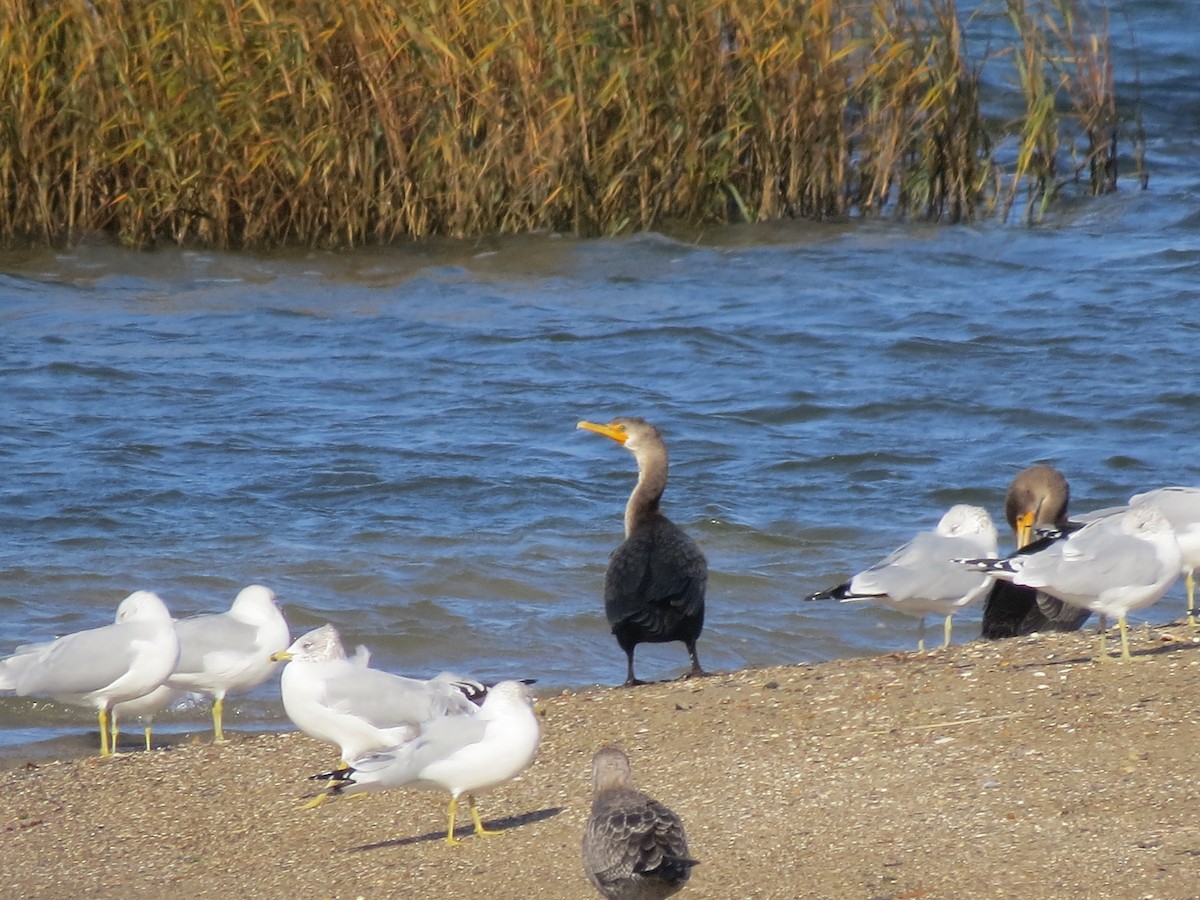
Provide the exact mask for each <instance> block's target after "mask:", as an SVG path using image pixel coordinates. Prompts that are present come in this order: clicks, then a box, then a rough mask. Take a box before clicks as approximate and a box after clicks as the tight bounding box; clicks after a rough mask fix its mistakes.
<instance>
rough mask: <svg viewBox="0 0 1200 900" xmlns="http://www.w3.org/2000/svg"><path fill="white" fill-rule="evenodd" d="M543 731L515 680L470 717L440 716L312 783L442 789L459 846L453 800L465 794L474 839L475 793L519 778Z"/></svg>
mask: <svg viewBox="0 0 1200 900" xmlns="http://www.w3.org/2000/svg"><path fill="white" fill-rule="evenodd" d="M539 738H540V729H539V727H538V720H537V716H536V715H535V714H534V712H533V703H532V700H531V698H530V695H529V690H528V689H527V688H526V687H525V685H524V684H522V683H521V682H519V681H501V682H500V683H499V684H497V685H496V686H494V687H492V688H491V689H490V690H489V691H488V694H487V697H486V698H485V699H484V701H483V703H482V704H481V705H480V707H479V712H478V713H476V714H475V715H473V716H455V715H449V716H439V717H437V718H435V719H432V720H430V721H428V722H424V723H422V725H421V729H420V734H419V735H418V736H417V737H415V738H413V739H412V740H411V741H408V742H407V743H405V744H401V745H400V746H398V747H394V748H392V749H391V750H388V751H385V752H383V753H374V754H371V755H369V756H365V757H362V758H361V759H354V760H352V761H351V763H350V767H349V768H348V769H337V770H335V771H333V772H323V773H321V774H320V775H314V776H313V777H314V778H317V779H321V780H325V781H332V782H333V788H332V790H333V792H334V793H346V794H355V793H359V792H362V791H379V790H386V789H388V788H398V787H413V788H425V789H437V788H442V789H443V790H447V791H449V792H450V826H449V828H448V829H447V831H446V843H448V844H457V843H459V841H458V838H456V837H455V836H454V816H455V811H456V810H457V808H458V798H459V796H460V795H461V794H466V795H467V803H468V805H469V806H470V808H471V820H472V821H473V822H474V823H475V833H476V834H494V833H495V832H492V831H489V830H488V829H486V828H484V826H483V822H482V820H481V819H480V818H479V811H478V810H477V809H476V808H475V797H474V795H475V794H477V793H479V792H480V791H483V790H486V789H488V788H492V787H496V786H497V785H500V784H503V783H504V782H506V781H509V780H510V779H513V778H515V777H517V775H519V774H521V772H523V771H525V769H526V767H528V765H529V764H530V763H531V762H533V757H534V754H535V753H536V752H537V747H538V740H539Z"/></svg>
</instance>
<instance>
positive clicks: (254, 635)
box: [167, 584, 292, 743]
mask: <svg viewBox="0 0 1200 900" xmlns="http://www.w3.org/2000/svg"><path fill="white" fill-rule="evenodd" d="M175 630H176V631H177V632H178V633H179V665H177V666H176V667H175V672H174V674H172V675H171V677H170V678H169V679H167V684H169V685H170V686H171V687H173V688H177V689H178V690H181V691H190V692H192V693H196V694H206V695H208V696H209V697H212V698H213V705H212V721H213V740H214V741H216V742H217V743H221V742H223V741H224V740H225V734H224V732H223V731H222V730H221V720H222V715H223V711H224V708H225V696H226V695H227V694H237V693H241V692H242V691H248V690H250V689H251V688H253V687H256V686H257V685H259V684H262V682H264V681H266V680H267V678H268V677H270V675H271V673H272V672H274V671H275V668H276V665H277V663H274V662H272V661H271V654H272V653H277V652H278V651H280V650H286V649H287V646H288V644H290V643H291V641H292V638H291V635H289V634H288V626H287V622H286V621H284V618H283V613H281V612H280V611H279V607H278V606H276V605H275V592H274V591H272V590H271V589H270V588H266V587H263V586H262V585H261V584H252V585H250V586H249V587H245V588H242V590H241V591H239V592H238V595H237V596H236V597H235V598H234V600H233V605H232V606H230V607H229V611H228V612H223V613H215V614H211V615H203V616H193V617H191V618H188V619H180V620H179V621H178V622H176V623H175Z"/></svg>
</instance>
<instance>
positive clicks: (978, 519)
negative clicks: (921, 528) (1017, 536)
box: [936, 503, 999, 542]
mask: <svg viewBox="0 0 1200 900" xmlns="http://www.w3.org/2000/svg"><path fill="white" fill-rule="evenodd" d="M936 531H937V533H938V534H940V535H942V536H943V537H963V536H965V535H980V536H982V537H984V538H985V539H987V540H989V541H991V542H995V541H997V540H998V539H999V537H998V535H997V534H996V526H995V525H994V524H993V523H992V517H991V516H989V515H988V511H987V510H986V509H984V508H983V507H982V506H968V505H967V504H965V503H959V504H958V505H956V506H952V507H950V509H948V510H947V511H946V514H945V515H944V516H942V519H941V521H940V522H938V524H937V529H936Z"/></svg>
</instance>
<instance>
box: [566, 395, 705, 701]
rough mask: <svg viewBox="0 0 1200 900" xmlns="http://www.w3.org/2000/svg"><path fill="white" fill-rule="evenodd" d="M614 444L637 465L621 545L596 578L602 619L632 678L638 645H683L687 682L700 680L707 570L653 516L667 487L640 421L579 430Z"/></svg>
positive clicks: (662, 456)
mask: <svg viewBox="0 0 1200 900" xmlns="http://www.w3.org/2000/svg"><path fill="white" fill-rule="evenodd" d="M579 427H580V428H583V429H585V430H587V431H594V432H596V433H597V434H602V435H604V436H605V437H608V438H611V439H612V440H614V441H617V442H618V443H620V444H622V445H623V446H624V447H625V449H627V450H629V451H630V452H631V453H632V454H633V455H634V458H635V459H636V460H637V464H638V482H637V486H636V487H635V488H634V489H633V493H632V494H630V496H629V502H628V504H627V505H626V507H625V542H624V543H622V544H621V546H619V547H617V549H616V550H614V551H613V553H612V555H611V556H610V557H609V561H608V572H607V574H606V575H605V578H604V612H605V615H606V616H607V617H608V623H609V625H610V626H611V627H612V632H613V634H614V635H615V636H616V638H617V643H618V644H619V645H620V646H621V649H622V650H624V651H625V655H626V657H627V658H628V661H629V667H628V674H627V677H626V680H625V683H626V684H641V683H642V682H640V681H638V679H637V678H635V677H634V674H633V650H634V648H635V647H636V646H637V645H638V644H644V643H664V642H667V641H683V643H684V644H685V645H686V647H687V651H688V656H689V657H690V658H691V661H692V668H691V671H690V672H689V673H688V674H689V675H703V674H705V672H704V670H703V669H702V668H701V667H700V661H699V659H698V657H697V656H696V640H697V639H698V638H699V637H700V631H701V629H702V628H703V627H704V590H705V587H706V586H707V584H708V563H707V561H706V560H705V559H704V554H703V553H702V552H700V548H699V547H698V546H696V542H695V541H693V540H692V539H691V538H690V537H688V536H687V535H686V534H684V532H683V531H682V530H681V529H680V528H679V527H678V526H676V525H675V524H674V523H673V522H672V521H671V520H670V519H668V518H667V517H666V516H664V515H663V514H662V512H661V511H660V510H659V508H658V504H659V499H660V498H661V497H662V494H663V491H664V490H665V489H666V486H667V466H668V461H667V448H666V445H665V444H664V443H663V439H662V435H660V434H659V431H658V429H657V428H655V427H654V426H653V425H651V424H650V423H649V422H647V421H646V420H645V419H641V418H636V417H628V418H620V419H615V420H613V421H612V422H611V423H609V424H608V425H596V424H593V423H591V422H580V423H579Z"/></svg>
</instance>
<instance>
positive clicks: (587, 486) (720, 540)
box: [0, 0, 1200, 755]
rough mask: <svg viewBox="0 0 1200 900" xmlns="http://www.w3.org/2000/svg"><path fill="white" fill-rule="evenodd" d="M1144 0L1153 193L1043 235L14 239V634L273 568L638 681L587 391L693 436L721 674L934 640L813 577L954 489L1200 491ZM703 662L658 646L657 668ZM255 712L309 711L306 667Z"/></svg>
mask: <svg viewBox="0 0 1200 900" xmlns="http://www.w3.org/2000/svg"><path fill="white" fill-rule="evenodd" d="M1128 10H1129V14H1130V17H1131V19H1132V20H1133V21H1134V22H1135V23H1136V24H1137V27H1138V29H1139V31H1138V34H1137V40H1138V49H1139V53H1140V56H1139V59H1140V63H1141V70H1140V73H1139V74H1140V79H1141V92H1142V98H1143V101H1144V105H1143V115H1144V116H1145V122H1146V128H1147V132H1148V135H1149V141H1148V145H1147V160H1148V165H1149V167H1150V170H1151V183H1150V189H1149V190H1148V191H1146V192H1142V191H1139V190H1137V189H1136V185H1135V182H1134V181H1133V180H1125V181H1123V182H1122V185H1123V186H1122V188H1121V190H1120V191H1119V192H1118V193H1116V194H1114V195H1112V196H1109V197H1104V198H1100V199H1096V200H1078V201H1070V202H1066V203H1064V204H1062V205H1060V206H1059V207H1057V208H1056V210H1055V211H1054V212H1053V213H1052V215H1051V216H1050V218H1049V219H1048V220H1047V221H1046V222H1045V223H1043V224H1040V225H1036V226H1033V227H1026V226H1023V225H1020V224H1017V223H1013V222H1010V223H1008V224H1001V223H996V222H986V223H981V224H977V225H972V226H955V227H940V226H938V227H935V226H928V225H915V224H896V223H835V224H822V225H814V224H807V223H778V224H772V225H761V226H745V227H737V228H728V229H722V230H718V231H709V232H705V233H703V234H695V235H684V236H678V235H677V236H673V237H667V236H663V235H657V234H648V235H640V236H636V237H631V238H626V239H620V240H597V241H578V240H574V239H571V238H566V237H557V236H551V235H531V236H524V237H515V238H506V239H486V240H480V241H474V242H449V241H438V242H427V243H421V244H416V245H405V246H398V247H394V248H389V249H380V250H367V251H358V252H353V253H337V254H334V253H317V252H313V253H300V252H294V253H288V254H276V255H269V256H256V255H248V254H229V253H204V252H194V251H182V250H159V251H157V252H151V253H141V254H138V253H131V252H125V251H121V250H118V249H114V248H112V247H109V246H105V245H101V244H86V245H84V246H81V247H78V248H75V249H73V250H71V251H68V252H59V253H53V252H49V251H46V252H32V253H8V254H4V255H2V256H0V385H2V390H0V473H2V474H0V490H2V502H0V536H2V540H0V653H6V652H8V651H10V650H11V649H12V648H13V647H15V646H16V645H18V644H20V643H24V642H27V641H30V640H38V639H46V638H50V637H53V636H55V635H57V634H62V633H65V632H68V631H73V630H78V629H81V628H89V627H95V626H98V625H101V624H106V623H107V622H109V621H111V618H112V615H113V612H114V610H115V607H116V605H117V603H118V602H119V601H120V599H121V598H122V597H124V596H125V595H126V594H128V593H130V592H131V591H133V590H135V589H139V588H149V589H153V590H155V591H157V592H159V593H160V594H161V595H162V596H163V598H164V599H165V600H166V601H167V603H168V605H169V606H170V607H171V608H172V610H173V612H174V613H175V614H176V615H180V616H182V615H189V614H193V613H197V612H209V611H216V610H220V609H224V608H226V607H227V606H228V604H229V602H230V601H231V600H232V598H233V596H234V594H235V593H236V592H237V590H238V589H239V588H240V587H242V586H244V585H245V584H248V583H251V582H262V583H264V584H267V585H269V586H271V587H272V588H274V589H275V590H276V592H277V594H278V596H279V599H280V602H281V604H282V607H283V609H284V612H285V614H286V616H287V618H288V621H289V623H290V625H291V627H292V631H293V634H296V635H298V634H299V633H301V632H303V631H305V630H307V629H309V628H312V627H315V626H316V625H319V624H322V623H324V622H326V621H331V622H334V623H335V624H336V625H337V626H338V627H339V629H341V630H342V632H343V635H344V637H345V638H346V641H347V643H349V644H355V643H360V642H361V643H364V644H366V645H368V646H369V647H370V648H371V649H372V651H373V654H374V657H373V658H374V660H375V663H376V664H377V665H380V666H382V667H384V668H388V669H392V670H394V671H402V672H406V673H409V674H420V675H431V674H433V673H435V672H437V671H440V670H443V669H453V670H457V671H460V672H463V673H467V674H472V675H476V676H478V677H481V678H499V677H505V676H525V677H532V678H537V679H539V682H540V683H541V684H542V685H543V686H559V685H582V684H590V683H602V684H612V683H619V682H620V681H621V680H622V679H623V677H624V657H623V654H622V653H621V652H620V650H619V649H618V648H617V647H616V644H615V642H614V641H613V639H612V637H611V636H610V635H609V633H608V629H607V627H606V624H605V622H604V618H603V611H602V607H601V599H600V597H601V590H602V582H603V576H604V567H605V563H606V560H607V555H608V553H609V551H610V550H611V549H612V548H613V547H615V546H616V544H617V543H618V542H619V541H620V539H621V528H622V521H621V516H622V509H623V505H624V502H625V498H626V496H627V494H628V492H629V490H630V488H631V487H632V485H633V481H634V477H635V476H634V466H633V460H632V458H631V457H630V456H629V455H628V454H627V453H625V452H623V451H622V450H621V449H620V448H618V447H617V446H616V445H614V444H612V443H611V442H609V441H606V440H603V439H602V438H599V437H596V436H595V435H589V434H586V433H584V432H578V431H576V430H575V423H576V422H577V421H578V420H579V419H581V418H588V419H593V420H607V419H609V418H611V417H613V416H617V415H627V414H634V415H643V416H645V417H647V418H648V419H650V420H652V421H654V422H655V423H657V424H658V425H659V426H660V427H661V428H662V430H663V431H664V433H665V435H666V437H667V440H668V444H669V447H670V450H671V454H672V469H671V482H670V485H669V487H668V490H667V494H666V496H665V498H664V506H665V509H666V511H667V512H668V514H669V515H671V516H672V518H674V519H675V521H676V522H678V523H680V524H681V525H682V526H683V527H685V528H686V529H687V530H688V531H689V532H691V533H692V534H693V535H694V536H695V537H696V539H697V540H698V541H699V543H700V544H701V546H702V547H703V549H704V550H705V552H706V554H707V556H708V559H709V565H710V571H711V574H710V580H709V602H708V619H707V624H706V628H705V632H704V635H703V637H702V639H701V642H700V655H701V660H702V661H703V662H704V664H705V665H706V666H708V667H710V668H716V669H730V668H739V667H744V666H758V665H767V664H774V663H792V662H810V661H818V660H824V659H830V658H835V657H843V656H848V655H859V654H870V653H877V652H881V651H886V650H895V649H910V648H911V647H912V646H913V644H914V638H915V626H914V623H913V620H911V619H908V618H906V617H904V616H900V615H898V614H895V613H892V612H889V611H887V610H882V609H875V608H872V607H864V606H854V607H841V606H837V605H819V604H806V603H802V602H800V598H801V597H803V596H804V595H805V594H807V593H809V592H811V591H813V590H817V589H819V588H823V587H827V586H829V585H831V584H833V583H836V582H837V581H839V580H842V579H843V578H844V577H846V576H847V575H850V574H852V573H853V572H855V571H857V570H858V569H861V568H863V567H865V566H866V565H869V564H870V563H872V562H873V561H875V560H876V559H878V558H879V557H880V556H882V555H883V554H885V553H886V552H888V551H889V550H890V549H892V548H893V547H895V546H896V545H898V544H899V543H901V542H903V541H904V540H907V539H908V538H909V537H910V536H911V535H912V534H913V533H914V532H916V531H918V530H921V529H924V528H928V527H930V526H932V525H933V524H934V523H935V522H936V521H937V519H938V518H939V516H940V514H941V513H942V512H943V511H944V510H945V508H946V507H948V506H949V505H951V504H953V503H957V502H969V503H977V504H981V505H983V506H986V507H987V508H988V509H989V510H990V511H991V512H992V514H993V516H994V518H995V519H996V520H997V522H998V523H1000V527H1001V529H1002V530H1003V522H1002V515H1003V509H1002V497H1003V492H1004V489H1005V487H1006V486H1007V484H1008V482H1009V480H1010V479H1011V478H1012V476H1013V475H1014V474H1015V473H1016V472H1017V471H1018V470H1019V469H1021V468H1023V467H1024V466H1026V465H1028V464H1030V463H1032V462H1035V461H1046V462H1050V463H1052V464H1054V465H1057V466H1058V467H1059V468H1061V469H1062V470H1063V471H1064V472H1065V473H1066V474H1067V476H1068V478H1069V479H1070V481H1071V485H1072V496H1073V508H1074V509H1075V510H1077V511H1084V510H1087V509H1091V508H1097V507H1102V506H1108V505H1113V504H1116V503H1120V502H1123V501H1124V500H1125V499H1127V498H1128V496H1129V495H1130V494H1131V493H1134V492H1136V491H1140V490H1144V489H1148V488H1153V487H1157V486H1161V485H1167V484H1200V461H1198V457H1197V453H1196V439H1197V432H1196V421H1197V416H1198V414H1200V394H1198V392H1197V377H1196V376H1197V368H1198V366H1197V362H1196V354H1197V352H1198V351H1200V304H1198V303H1197V284H1200V199H1198V198H1200V175H1197V172H1198V171H1200V152H1198V150H1197V148H1198V147H1200V144H1198V143H1197V139H1198V138H1200V114H1198V112H1200V100H1198V97H1200V94H1197V92H1196V91H1195V89H1194V85H1195V84H1196V82H1197V76H1198V75H1200V71H1198V69H1200V65H1198V64H1197V62H1196V59H1195V54H1194V51H1193V47H1192V38H1191V37H1190V34H1185V33H1184V32H1185V31H1186V30H1184V31H1181V30H1180V29H1179V22H1180V17H1183V18H1185V19H1186V18H1188V17H1192V18H1193V19H1194V17H1195V14H1194V12H1192V10H1191V7H1190V5H1188V4H1186V3H1176V4H1158V3H1154V4H1152V3H1150V2H1149V0H1146V2H1144V3H1141V4H1131V5H1129V6H1128ZM1172 16H1173V17H1172ZM1127 51H1128V42H1127V41H1126V42H1125V43H1123V44H1122V53H1127ZM1122 75H1123V77H1124V78H1125V80H1126V82H1128V81H1129V80H1131V79H1132V77H1133V76H1132V74H1131V73H1130V72H1128V71H1125V72H1123V73H1119V76H1122ZM1126 86H1127V87H1128V84H1127V85H1126ZM1123 146H1124V149H1125V150H1128V143H1127V142H1126V143H1125V144H1124V145H1123ZM1123 166H1125V168H1126V170H1128V160H1125V161H1123ZM1182 596H1183V589H1182V586H1177V587H1176V588H1175V589H1173V591H1172V592H1171V594H1169V595H1168V597H1167V598H1166V599H1165V600H1163V601H1162V603H1161V604H1160V605H1159V606H1156V607H1153V608H1151V609H1150V610H1148V611H1147V613H1146V618H1149V619H1151V620H1164V619H1168V618H1172V617H1174V616H1176V615H1178V614H1179V612H1180V611H1181V609H1182V605H1183V600H1182ZM978 620H979V613H978V611H977V610H969V611H967V612H965V613H963V614H961V615H960V616H959V617H957V623H958V624H957V626H956V639H958V640H968V639H972V638H974V637H975V636H976V635H977V634H978ZM686 662H687V660H686V656H685V654H684V653H683V649H682V647H681V646H680V645H664V646H658V647H653V646H651V647H645V646H644V647H642V648H639V651H638V672H639V674H640V675H642V676H643V677H669V676H673V675H675V674H679V673H680V672H682V671H684V670H685V668H686ZM227 721H228V722H229V723H230V724H231V725H232V727H233V728H234V729H235V730H236V729H237V728H239V727H240V728H245V729H248V730H252V729H256V728H272V727H286V720H285V719H284V718H283V713H282V709H281V707H280V705H279V699H278V686H277V683H268V684H267V685H265V686H264V687H262V688H260V689H259V690H257V691H255V692H254V693H252V694H250V695H249V696H247V697H242V698H236V699H234V700H233V701H231V703H230V709H229V710H228V711H227ZM206 727H207V713H206V711H205V710H203V709H201V708H198V707H194V708H190V709H185V710H182V711H179V712H177V713H175V714H174V715H173V716H171V717H168V719H167V721H166V730H167V731H168V732H170V731H171V730H172V729H175V730H177V731H180V730H183V731H195V732H201V733H202V732H203V731H204V729H205V728H206ZM88 728H91V729H92V730H93V732H94V729H95V723H94V720H93V719H92V717H91V714H90V713H88V712H86V711H78V710H67V709H64V708H62V707H58V706H57V705H55V704H45V703H35V702H32V701H28V700H24V699H15V698H11V697H5V698H0V753H6V754H9V755H12V754H13V753H15V752H17V751H18V749H19V750H20V751H21V752H24V751H25V749H26V748H27V747H30V746H33V745H35V744H36V745H41V744H44V743H45V742H51V743H53V741H55V740H59V739H68V738H69V739H70V740H75V741H77V743H76V744H74V745H72V746H74V747H75V748H76V749H80V748H83V749H84V750H85V751H86V749H89V748H91V746H92V741H93V740H94V733H93V734H92V735H87V734H86V730H87V729H88ZM55 746H61V744H58V745H55Z"/></svg>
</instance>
